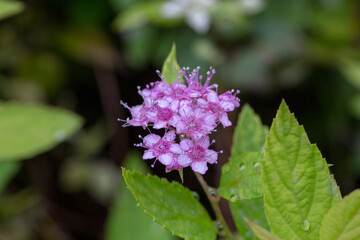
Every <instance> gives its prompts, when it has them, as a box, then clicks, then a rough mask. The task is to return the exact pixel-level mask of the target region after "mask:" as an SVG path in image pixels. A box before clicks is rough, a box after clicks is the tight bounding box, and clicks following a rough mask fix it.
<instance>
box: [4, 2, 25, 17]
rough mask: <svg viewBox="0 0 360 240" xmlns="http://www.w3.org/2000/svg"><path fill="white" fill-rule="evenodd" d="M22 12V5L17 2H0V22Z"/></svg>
mask: <svg viewBox="0 0 360 240" xmlns="http://www.w3.org/2000/svg"><path fill="white" fill-rule="evenodd" d="M22 10H24V4H23V3H21V2H18V1H10V0H0V20H1V19H4V18H7V17H10V16H12V15H15V14H18V13H19V12H21V11H22Z"/></svg>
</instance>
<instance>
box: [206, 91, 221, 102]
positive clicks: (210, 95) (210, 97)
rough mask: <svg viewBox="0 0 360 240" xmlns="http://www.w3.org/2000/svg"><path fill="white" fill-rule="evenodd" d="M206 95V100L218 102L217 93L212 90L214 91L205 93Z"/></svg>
mask: <svg viewBox="0 0 360 240" xmlns="http://www.w3.org/2000/svg"><path fill="white" fill-rule="evenodd" d="M206 97H207V100H208V101H209V102H212V103H218V102H219V97H218V95H217V93H216V92H214V91H211V92H209V93H208V94H207V95H206Z"/></svg>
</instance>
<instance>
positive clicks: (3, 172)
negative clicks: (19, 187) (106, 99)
mask: <svg viewBox="0 0 360 240" xmlns="http://www.w3.org/2000/svg"><path fill="white" fill-rule="evenodd" d="M20 166H21V164H20V163H18V162H0V194H1V193H2V191H3V190H4V189H5V187H6V185H7V184H8V182H9V181H10V180H11V179H12V178H13V177H14V176H15V174H16V173H18V171H19V169H20Z"/></svg>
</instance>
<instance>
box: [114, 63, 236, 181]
mask: <svg viewBox="0 0 360 240" xmlns="http://www.w3.org/2000/svg"><path fill="white" fill-rule="evenodd" d="M199 69H200V67H197V68H195V69H194V70H193V71H192V72H189V68H183V69H181V70H180V73H181V74H182V76H183V77H184V79H185V83H181V82H180V79H181V77H180V76H178V81H177V82H174V83H172V84H169V83H167V82H166V80H165V79H164V77H163V76H162V75H161V73H160V72H159V71H157V73H158V74H159V76H160V78H161V79H162V81H157V82H152V83H150V84H149V85H147V86H146V88H145V89H140V87H139V88H138V89H139V94H140V95H141V96H142V98H143V100H144V102H143V104H140V105H137V106H134V107H131V108H130V107H129V106H128V105H127V104H126V103H123V102H121V104H122V105H123V106H125V107H126V108H128V109H129V110H130V112H131V119H129V118H128V119H127V120H126V121H125V122H126V123H125V124H124V126H141V127H143V128H148V126H150V125H152V127H153V128H154V129H165V135H164V136H163V137H160V136H158V135H156V134H153V133H150V134H149V135H147V136H145V137H144V138H142V139H143V142H142V143H139V144H135V145H136V146H141V147H144V148H146V149H147V150H146V151H145V152H144V155H143V159H152V158H155V162H156V160H159V162H161V163H162V164H164V165H165V166H166V171H167V172H169V171H171V170H174V169H175V170H181V169H182V168H183V167H188V166H191V168H192V169H193V171H195V172H199V173H201V174H204V173H205V172H206V171H207V169H208V167H207V163H210V164H213V163H216V161H217V158H218V153H217V152H215V151H213V150H210V149H209V146H210V145H211V143H210V140H209V134H210V133H211V132H213V131H216V130H215V128H216V126H217V125H218V124H219V123H221V124H222V125H223V127H228V126H231V122H230V120H229V118H228V116H227V112H230V111H233V110H234V109H235V108H236V107H239V106H240V103H239V102H240V99H239V98H238V97H236V95H237V94H238V93H239V91H234V90H232V91H227V92H225V93H223V94H221V95H218V93H217V87H218V85H217V84H212V85H210V80H211V78H212V76H213V75H214V74H215V69H212V68H210V71H208V72H207V77H206V79H205V80H204V81H205V82H204V83H202V81H203V76H202V75H199ZM149 131H150V130H149ZM177 142H178V143H177ZM212 142H214V140H213V141H212Z"/></svg>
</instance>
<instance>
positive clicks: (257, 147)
mask: <svg viewBox="0 0 360 240" xmlns="http://www.w3.org/2000/svg"><path fill="white" fill-rule="evenodd" d="M267 132H268V130H267V127H266V126H263V125H262V123H261V120H260V118H259V117H258V116H257V115H256V114H255V112H254V110H253V109H252V108H251V107H250V106H249V105H245V106H244V107H243V109H242V111H241V113H240V115H239V119H238V123H237V126H236V128H235V133H234V137H233V146H232V149H231V157H230V161H229V163H227V164H225V165H224V166H223V167H222V170H221V179H220V187H219V194H220V196H222V197H223V198H226V199H228V200H231V201H238V200H241V199H251V198H258V197H261V196H262V192H263V190H262V184H261V172H260V169H261V161H262V159H263V155H264V154H263V152H262V151H263V148H264V144H265V139H266V135H267Z"/></svg>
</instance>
